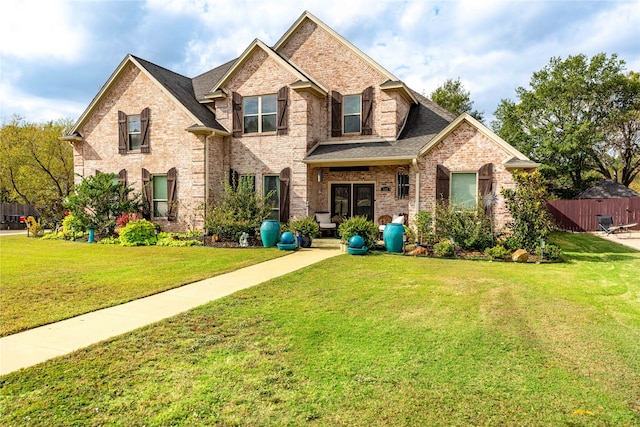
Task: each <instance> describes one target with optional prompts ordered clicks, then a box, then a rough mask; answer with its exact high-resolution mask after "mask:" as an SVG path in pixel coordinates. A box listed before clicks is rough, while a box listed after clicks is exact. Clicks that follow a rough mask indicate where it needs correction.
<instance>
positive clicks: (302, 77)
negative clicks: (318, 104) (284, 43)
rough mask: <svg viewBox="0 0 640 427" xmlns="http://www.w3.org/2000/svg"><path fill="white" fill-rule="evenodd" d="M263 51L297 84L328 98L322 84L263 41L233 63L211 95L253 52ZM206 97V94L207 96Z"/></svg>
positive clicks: (219, 88) (252, 46) (251, 46)
mask: <svg viewBox="0 0 640 427" xmlns="http://www.w3.org/2000/svg"><path fill="white" fill-rule="evenodd" d="M258 49H260V50H262V51H263V52H265V53H266V54H267V55H268V56H269V57H270V58H271V59H273V60H274V61H275V62H276V63H278V64H279V65H280V66H282V67H283V68H284V69H286V70H287V71H289V72H290V73H291V74H292V75H293V76H294V78H295V79H296V83H297V82H303V83H308V84H309V85H310V87H312V88H313V89H314V90H315V91H316V92H317V93H319V94H321V95H322V96H326V94H327V93H328V91H327V89H326V88H324V87H323V86H322V85H321V84H319V83H318V82H316V81H314V80H313V79H312V78H311V77H309V76H307V75H306V74H305V73H304V72H302V71H301V70H300V69H298V67H296V66H294V65H293V64H292V63H291V62H289V61H288V60H287V59H285V58H284V57H283V56H282V55H279V54H278V53H276V52H275V51H274V50H273V49H271V48H270V47H269V46H267V45H266V44H264V43H263V42H262V41H260V40H258V39H255V40H254V41H253V43H251V44H250V45H249V46H248V47H247V48H246V49H245V50H244V52H242V54H241V55H240V56H239V57H238V58H237V59H236V60H235V61H234V62H233V64H232V65H231V66H230V67H229V68H228V69H227V70H226V72H225V73H224V74H223V75H222V77H220V79H219V80H218V81H217V82H216V83H215V85H214V86H213V87H212V88H211V89H210V91H209V93H210V94H213V93H215V92H216V91H219V90H221V89H222V87H223V86H224V85H225V83H227V82H228V81H229V80H230V79H231V77H233V76H234V75H235V74H236V72H237V71H238V70H239V69H240V68H242V66H243V65H244V64H245V62H246V61H247V60H248V59H249V58H250V57H251V55H252V54H253V52H255V51H256V50H258ZM205 97H206V94H205Z"/></svg>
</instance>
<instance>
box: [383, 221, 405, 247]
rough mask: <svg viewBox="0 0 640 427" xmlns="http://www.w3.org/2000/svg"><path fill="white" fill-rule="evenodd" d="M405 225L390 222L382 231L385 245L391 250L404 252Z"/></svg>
mask: <svg viewBox="0 0 640 427" xmlns="http://www.w3.org/2000/svg"><path fill="white" fill-rule="evenodd" d="M403 236H404V226H403V225H402V224H395V223H392V222H390V223H388V224H387V225H386V226H385V227H384V231H383V232H382V240H384V246H385V247H386V248H387V251H389V252H402V246H403V240H402V238H403Z"/></svg>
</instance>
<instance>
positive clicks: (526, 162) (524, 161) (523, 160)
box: [420, 113, 540, 168]
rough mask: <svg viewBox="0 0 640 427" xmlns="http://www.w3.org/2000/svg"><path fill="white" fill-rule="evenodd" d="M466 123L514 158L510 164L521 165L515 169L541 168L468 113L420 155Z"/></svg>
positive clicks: (461, 115)
mask: <svg viewBox="0 0 640 427" xmlns="http://www.w3.org/2000/svg"><path fill="white" fill-rule="evenodd" d="M464 122H467V123H469V124H470V125H471V126H473V127H474V128H476V129H477V130H478V131H479V132H481V133H482V134H483V135H484V136H486V137H487V138H489V139H490V140H491V141H493V142H494V143H496V144H497V145H498V146H500V147H501V148H502V149H503V150H504V151H505V152H507V153H508V154H510V155H511V156H512V158H511V159H510V160H509V162H513V164H514V165H515V164H516V163H518V164H519V166H514V167H518V168H537V167H538V166H540V164H538V163H535V162H532V161H531V160H530V159H529V158H528V157H527V156H525V155H524V154H522V153H521V152H520V151H518V150H517V149H516V148H515V147H514V146H513V145H511V144H509V143H508V142H506V141H505V140H504V139H502V138H500V137H499V136H498V135H496V134H495V133H494V132H493V131H491V129H489V128H488V127H486V126H485V125H483V124H482V123H480V122H479V121H478V120H476V119H475V118H474V117H472V116H471V115H470V114H468V113H462V114H460V115H459V116H458V117H457V118H456V119H455V120H454V121H452V122H451V123H449V125H447V127H445V128H444V129H442V130H441V131H440V132H439V133H438V134H437V135H436V136H435V137H434V138H433V139H431V140H430V141H429V142H428V143H427V144H426V145H425V146H424V147H422V149H421V150H420V155H421V156H422V155H424V154H426V153H428V152H429V151H431V150H432V149H433V148H434V147H435V146H436V145H438V144H439V143H440V142H442V141H443V140H444V139H445V138H446V137H447V136H449V134H451V132H453V131H454V130H455V129H456V128H458V126H460V125H461V124H462V123H464ZM514 158H515V162H514ZM507 163H508V162H507ZM505 164H506V163H505Z"/></svg>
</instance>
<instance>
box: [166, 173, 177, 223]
mask: <svg viewBox="0 0 640 427" xmlns="http://www.w3.org/2000/svg"><path fill="white" fill-rule="evenodd" d="M177 175H178V172H177V171H176V168H171V169H169V171H168V172H167V205H168V213H167V217H168V218H167V219H168V220H169V221H175V220H176V216H177V215H176V213H177V210H178V209H177V208H178V206H177V203H176V183H177Z"/></svg>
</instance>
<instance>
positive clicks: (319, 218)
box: [315, 212, 338, 237]
mask: <svg viewBox="0 0 640 427" xmlns="http://www.w3.org/2000/svg"><path fill="white" fill-rule="evenodd" d="M315 218H316V222H317V223H318V226H319V227H320V234H322V233H323V232H330V233H331V234H332V235H333V237H336V236H337V230H338V225H337V224H336V223H335V222H333V221H332V220H331V213H329V212H316V214H315Z"/></svg>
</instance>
